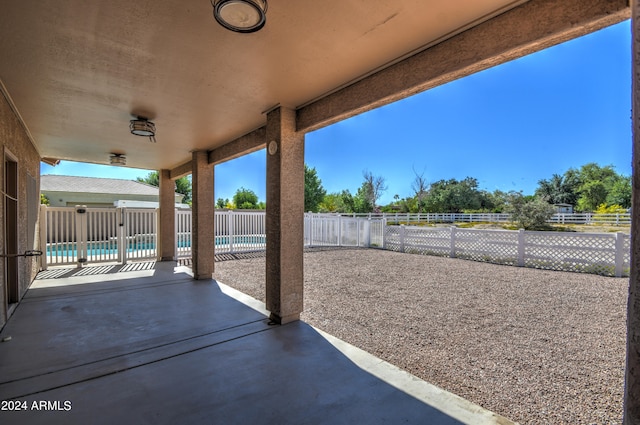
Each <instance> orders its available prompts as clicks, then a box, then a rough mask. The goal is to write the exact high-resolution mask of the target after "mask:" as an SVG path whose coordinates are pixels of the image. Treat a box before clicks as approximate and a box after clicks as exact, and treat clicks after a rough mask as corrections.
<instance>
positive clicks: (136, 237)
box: [40, 206, 158, 270]
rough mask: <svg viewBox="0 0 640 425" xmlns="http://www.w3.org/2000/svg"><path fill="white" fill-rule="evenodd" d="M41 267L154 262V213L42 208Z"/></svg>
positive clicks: (155, 211) (116, 209) (104, 209)
mask: <svg viewBox="0 0 640 425" xmlns="http://www.w3.org/2000/svg"><path fill="white" fill-rule="evenodd" d="M41 214H42V221H41V226H42V228H41V232H40V237H41V246H43V247H44V253H43V254H44V255H43V256H42V258H41V267H42V269H43V270H46V269H47V267H48V266H50V265H66V264H83V263H99V262H112V261H118V262H123V263H124V262H126V261H127V260H132V259H146V258H156V257H157V255H158V253H157V249H156V247H157V234H158V232H157V220H158V219H157V210H155V209H143V208H86V207H46V206H43V207H42V213H41Z"/></svg>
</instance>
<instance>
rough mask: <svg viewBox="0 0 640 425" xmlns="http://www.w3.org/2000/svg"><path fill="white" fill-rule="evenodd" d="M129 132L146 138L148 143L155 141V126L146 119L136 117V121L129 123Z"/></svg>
mask: <svg viewBox="0 0 640 425" xmlns="http://www.w3.org/2000/svg"><path fill="white" fill-rule="evenodd" d="M129 130H130V131H131V134H135V135H136V136H143V137H148V138H149V140H150V141H152V142H154V143H155V141H156V138H155V136H156V125H155V124H154V123H153V122H151V121H149V120H148V119H146V118H143V117H138V119H137V120H131V121H129Z"/></svg>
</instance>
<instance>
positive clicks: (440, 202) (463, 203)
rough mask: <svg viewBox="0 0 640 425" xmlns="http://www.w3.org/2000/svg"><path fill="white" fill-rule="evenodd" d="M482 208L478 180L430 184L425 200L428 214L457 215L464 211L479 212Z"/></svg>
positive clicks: (441, 181) (445, 181)
mask: <svg viewBox="0 0 640 425" xmlns="http://www.w3.org/2000/svg"><path fill="white" fill-rule="evenodd" d="M481 207H482V202H481V193H480V191H479V190H478V180H476V179H475V178H472V177H467V178H465V179H464V180H460V181H459V180H456V179H450V180H440V181H437V182H435V183H432V184H431V188H430V189H429V196H427V198H426V210H427V211H428V212H449V213H458V212H462V211H464V210H479V209H480V208H481Z"/></svg>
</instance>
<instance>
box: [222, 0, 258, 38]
mask: <svg viewBox="0 0 640 425" xmlns="http://www.w3.org/2000/svg"><path fill="white" fill-rule="evenodd" d="M211 5H212V6H213V17H214V18H216V21H218V23H219V24H220V25H222V26H223V27H225V28H226V29H229V30H231V31H235V32H242V33H249V32H255V31H258V30H259V29H260V28H262V27H264V24H265V23H266V22H267V0H211Z"/></svg>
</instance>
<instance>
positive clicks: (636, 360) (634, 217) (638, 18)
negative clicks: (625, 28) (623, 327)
mask: <svg viewBox="0 0 640 425" xmlns="http://www.w3.org/2000/svg"><path fill="white" fill-rule="evenodd" d="M638 1H640V0H632V1H631V31H632V37H631V40H632V59H631V83H632V91H631V95H632V104H631V109H632V114H631V115H632V119H633V136H632V140H633V142H632V143H633V159H632V165H633V166H632V169H633V171H632V180H633V183H632V187H633V197H632V201H631V204H632V205H631V273H630V278H629V299H628V302H627V303H628V304H627V364H626V372H625V385H624V407H623V423H624V424H625V425H631V424H638V423H640V293H639V292H640V80H639V78H640V40H639V39H638V37H640V4H638Z"/></svg>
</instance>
